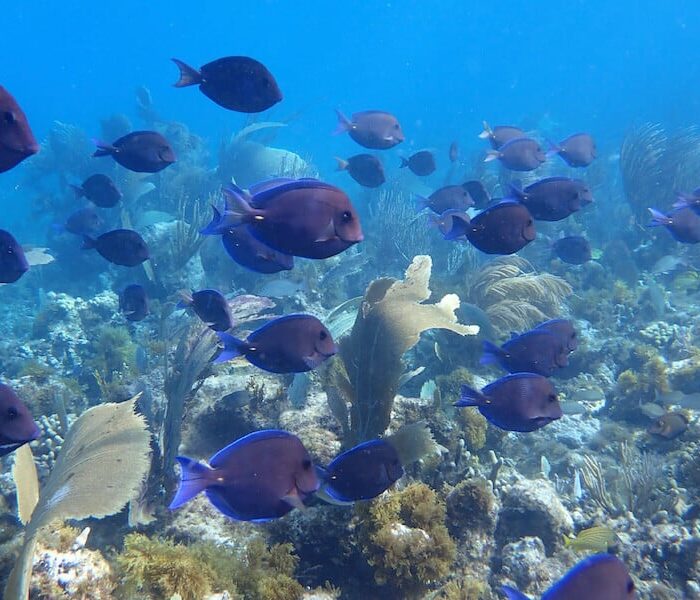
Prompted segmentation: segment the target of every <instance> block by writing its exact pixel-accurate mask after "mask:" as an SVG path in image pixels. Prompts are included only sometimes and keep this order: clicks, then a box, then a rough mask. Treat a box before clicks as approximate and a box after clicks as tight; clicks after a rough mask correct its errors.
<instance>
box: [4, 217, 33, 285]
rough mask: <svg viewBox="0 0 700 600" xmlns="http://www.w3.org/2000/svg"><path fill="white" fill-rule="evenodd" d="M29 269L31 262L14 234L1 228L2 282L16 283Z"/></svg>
mask: <svg viewBox="0 0 700 600" xmlns="http://www.w3.org/2000/svg"><path fill="white" fill-rule="evenodd" d="M27 271H29V262H27V257H26V256H25V255H24V250H22V246H20V245H19V243H18V242H17V240H16V239H15V238H14V236H13V235H12V234H11V233H10V232H9V231H5V230H4V229H0V283H14V282H15V281H17V280H18V279H19V278H20V277H22V275H24V274H25V273H26V272H27Z"/></svg>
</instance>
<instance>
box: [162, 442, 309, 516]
mask: <svg viewBox="0 0 700 600" xmlns="http://www.w3.org/2000/svg"><path fill="white" fill-rule="evenodd" d="M177 460H178V462H179V463H180V468H181V473H180V478H181V481H180V487H179V488H178V490H177V493H176V495H175V498H173V501H172V502H171V503H170V509H171V510H174V509H176V508H179V507H180V506H182V505H183V504H185V502H188V501H189V500H191V499H192V498H194V497H195V496H196V495H197V494H199V493H201V492H204V493H205V494H206V496H207V498H208V499H209V501H210V502H211V503H212V504H213V505H214V506H215V507H216V508H217V509H218V510H219V511H221V512H222V513H223V514H224V515H226V516H227V517H229V518H231V519H235V520H237V521H253V522H258V523H260V522H264V521H270V520H272V519H278V518H279V517H283V516H284V515H286V514H287V513H288V512H289V511H291V510H292V509H293V508H303V506H304V501H305V500H306V499H308V498H309V497H310V496H311V495H312V494H313V493H314V492H315V491H316V490H317V489H318V487H319V481H318V477H317V476H316V469H315V468H314V464H313V462H312V460H311V457H310V456H309V453H308V451H307V450H306V448H305V447H304V445H303V444H302V443H301V440H300V439H299V438H298V437H296V436H295V435H293V434H291V433H289V432H287V431H281V430H276V429H266V430H263V431H256V432H255V433H251V434H248V435H246V436H244V437H242V438H240V439H238V440H236V441H235V442H233V443H232V444H229V445H228V446H226V447H225V448H223V449H222V450H219V452H217V453H216V454H215V455H214V456H212V457H211V458H210V459H209V465H205V464H203V463H200V462H197V461H196V460H194V459H192V458H188V457H186V456H178V457H177Z"/></svg>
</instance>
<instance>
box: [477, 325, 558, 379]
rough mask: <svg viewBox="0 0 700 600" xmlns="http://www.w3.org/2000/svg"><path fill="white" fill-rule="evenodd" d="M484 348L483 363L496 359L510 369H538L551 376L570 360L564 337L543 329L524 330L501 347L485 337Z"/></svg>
mask: <svg viewBox="0 0 700 600" xmlns="http://www.w3.org/2000/svg"><path fill="white" fill-rule="evenodd" d="M483 348H484V354H483V356H482V357H481V361H480V363H481V364H482V365H489V364H493V363H497V364H499V365H500V366H501V367H503V368H504V369H505V370H506V371H508V372H509V373H538V374H539V375H544V376H545V377H551V376H552V375H553V374H554V372H555V371H556V370H557V369H560V368H562V367H565V366H567V365H568V364H569V351H568V349H567V348H566V347H565V345H564V341H563V340H562V339H561V338H559V337H557V336H555V335H553V334H551V333H549V332H548V331H545V330H544V329H540V330H537V329H533V330H531V331H526V332H525V333H523V334H521V335H517V336H515V337H513V338H511V339H509V340H508V341H507V342H506V343H505V344H503V345H502V346H501V347H500V348H499V347H498V346H496V345H495V344H492V343H491V342H489V341H488V340H484V341H483Z"/></svg>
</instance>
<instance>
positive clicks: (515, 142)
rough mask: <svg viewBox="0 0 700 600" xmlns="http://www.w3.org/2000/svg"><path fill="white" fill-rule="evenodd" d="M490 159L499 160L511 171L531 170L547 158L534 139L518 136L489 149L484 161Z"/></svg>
mask: <svg viewBox="0 0 700 600" xmlns="http://www.w3.org/2000/svg"><path fill="white" fill-rule="evenodd" d="M492 160H500V161H501V164H502V165H503V166H504V167H505V168H506V169H510V170H511V171H532V170H533V169H536V168H537V167H539V166H540V165H541V164H542V163H543V162H544V161H545V160H547V155H546V154H545V152H544V150H542V148H541V147H540V144H539V142H537V141H536V140H533V139H531V138H528V137H519V138H512V139H510V140H508V141H507V142H506V143H505V144H503V145H502V146H499V148H498V149H497V150H489V151H488V152H487V153H486V158H485V159H484V162H490V161H492Z"/></svg>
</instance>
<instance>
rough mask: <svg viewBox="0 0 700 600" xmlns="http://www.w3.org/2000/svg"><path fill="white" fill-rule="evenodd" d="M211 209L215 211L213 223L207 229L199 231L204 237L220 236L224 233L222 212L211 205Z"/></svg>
mask: <svg viewBox="0 0 700 600" xmlns="http://www.w3.org/2000/svg"><path fill="white" fill-rule="evenodd" d="M211 209H212V211H214V216H213V217H212V218H211V221H210V222H209V224H208V225H207V226H206V227H204V228H203V229H200V230H199V233H201V234H202V235H220V234H222V233H223V231H222V230H221V227H220V225H221V221H222V220H223V217H222V216H221V211H220V210H219V209H218V208H216V206H214V205H213V204H212V205H211Z"/></svg>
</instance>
